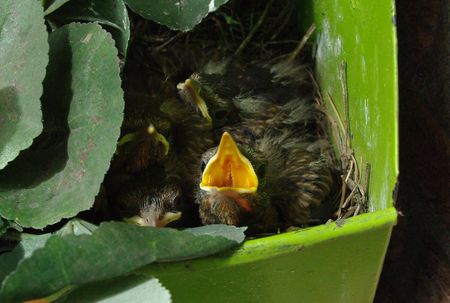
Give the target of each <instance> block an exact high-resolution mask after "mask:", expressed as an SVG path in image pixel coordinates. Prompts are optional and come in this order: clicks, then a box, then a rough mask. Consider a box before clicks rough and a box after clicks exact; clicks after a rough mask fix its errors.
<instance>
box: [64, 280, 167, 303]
mask: <svg viewBox="0 0 450 303" xmlns="http://www.w3.org/2000/svg"><path fill="white" fill-rule="evenodd" d="M61 302H64V303H70V302H73V303H77V302H84V303H91V302H98V303H122V302H133V303H170V302H172V300H171V296H170V293H169V291H168V290H167V289H166V288H165V287H164V286H162V285H161V283H160V282H159V281H158V279H155V278H148V277H145V276H139V275H130V276H125V277H120V278H115V279H109V280H105V281H101V282H96V283H91V284H89V285H86V286H82V287H80V288H78V289H76V290H75V291H74V292H73V293H70V294H69V295H68V297H67V298H66V299H63V300H62V301H61Z"/></svg>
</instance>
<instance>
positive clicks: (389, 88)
mask: <svg viewBox="0 0 450 303" xmlns="http://www.w3.org/2000/svg"><path fill="white" fill-rule="evenodd" d="M299 18H300V23H301V26H303V27H304V28H306V27H308V26H309V25H310V24H311V23H313V22H314V23H315V24H316V26H317V30H316V35H315V39H316V43H317V49H316V55H315V58H316V61H317V63H316V76H317V78H318V81H319V83H320V86H321V89H322V91H323V93H324V94H325V93H329V94H330V95H331V96H333V98H334V100H335V103H336V104H337V107H338V110H339V111H340V112H341V113H343V108H344V107H343V93H342V86H341V81H340V78H339V66H340V64H341V62H342V61H345V62H346V63H347V83H348V96H349V117H350V124H351V133H352V145H353V148H354V150H355V154H356V155H357V158H358V162H359V163H360V164H363V165H364V164H365V163H370V164H371V168H372V169H371V176H370V187H369V188H370V206H369V211H370V212H369V213H366V214H363V215H359V216H356V217H353V218H350V219H348V220H346V221H345V222H344V224H343V225H342V226H340V225H339V226H338V225H337V224H336V223H334V222H332V223H328V224H325V225H321V226H317V227H312V228H308V229H303V230H300V231H295V232H289V233H285V234H280V235H276V236H271V237H266V238H261V239H256V240H249V241H246V242H245V243H244V245H243V246H241V247H240V248H239V249H237V250H235V251H232V252H229V253H227V254H223V255H219V256H215V257H211V258H206V259H201V260H194V261H186V262H178V263H171V264H165V263H160V264H156V265H152V266H150V267H147V268H146V269H145V272H147V273H151V274H152V275H154V276H156V277H157V278H158V279H160V280H161V282H162V284H163V285H165V286H166V287H167V288H168V289H170V291H171V293H172V298H173V301H174V302H176V303H178V302H181V303H184V302H196V303H199V302H345V303H349V302H358V303H359V302H371V301H372V300H373V297H374V294H375V289H376V286H377V282H378V279H379V276H380V272H381V268H382V264H383V259H384V255H385V252H386V248H387V245H388V242H389V238H390V234H391V231H392V227H393V225H394V224H395V222H396V210H395V208H394V207H393V201H392V192H393V189H394V185H395V182H396V176H397V172H398V168H397V155H398V151H397V62H396V35H395V32H396V28H395V12H394V3H393V1H392V0H378V1H360V0H345V1H338V0H321V1H319V0H316V1H312V0H310V1H307V0H303V1H301V2H300V3H299Z"/></svg>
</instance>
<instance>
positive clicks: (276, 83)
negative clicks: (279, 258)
mask: <svg viewBox="0 0 450 303" xmlns="http://www.w3.org/2000/svg"><path fill="white" fill-rule="evenodd" d="M258 68H259V70H260V71H265V72H264V73H263V72H261V74H262V75H264V77H267V75H268V74H269V75H270V79H271V80H270V81H269V80H267V79H266V78H264V79H263V81H262V82H263V83H265V84H266V87H261V86H260V83H259V84H258V83H255V85H254V86H253V87H251V86H252V83H253V82H258V81H257V76H256V75H255V74H254V73H250V74H249V73H246V72H245V71H246V70H255V69H254V68H252V67H248V68H247V69H243V71H244V72H243V73H242V74H239V73H238V72H236V71H234V72H233V73H232V75H233V77H235V78H236V77H241V78H242V79H246V81H242V87H241V89H240V90H238V89H236V88H234V89H233V91H234V92H237V91H239V93H237V94H236V95H233V94H231V95H227V93H226V92H225V90H224V89H223V88H221V87H219V88H218V90H217V92H218V93H217V94H216V95H214V93H208V94H207V95H206V94H205V95H203V96H204V101H205V104H207V107H210V104H211V105H212V107H214V106H217V104H225V105H226V106H225V107H226V108H227V109H228V110H229V111H230V112H233V113H234V115H235V117H232V118H231V119H227V120H226V121H225V122H224V123H223V126H222V127H219V128H216V131H217V132H218V133H222V134H223V135H222V139H221V141H220V144H219V147H218V148H217V150H216V151H217V152H216V151H215V150H211V151H209V152H208V153H206V154H204V157H203V160H204V170H203V173H202V175H201V182H200V186H199V191H198V194H197V203H199V209H200V217H201V219H202V222H203V223H204V224H212V223H226V224H230V222H231V224H234V225H248V226H249V233H255V232H256V233H261V232H271V231H274V230H275V229H277V228H282V229H284V228H288V227H290V226H301V225H306V224H310V223H311V222H314V221H316V220H320V219H322V215H323V217H326V214H325V211H327V210H328V209H329V208H330V206H329V205H326V203H325V202H326V198H327V196H328V195H329V193H330V191H331V189H332V186H333V177H332V172H331V169H330V165H329V163H328V161H327V160H326V157H325V156H324V154H323V150H324V149H326V146H327V144H326V143H325V142H323V141H322V140H319V139H318V138H317V136H316V133H315V131H316V130H317V122H316V119H317V115H318V112H317V111H316V110H315V108H314V106H313V102H312V101H313V100H312V96H313V95H312V90H311V88H310V87H308V85H306V84H305V81H304V79H305V77H306V76H305V74H306V72H305V69H304V67H299V66H296V65H293V64H292V63H290V65H289V64H286V61H280V62H278V63H275V64H273V65H271V66H265V65H259V66H258ZM196 77H197V79H200V80H199V81H198V82H199V83H204V84H205V85H207V86H208V89H209V90H210V91H212V92H214V85H216V84H214V82H213V81H210V80H209V78H210V76H209V75H207V74H204V75H202V76H196ZM222 77H224V78H228V74H227V72H226V71H225V72H223V73H222ZM254 77H256V78H254ZM201 79H203V80H201ZM205 79H206V80H205ZM228 79H229V78H228ZM252 79H253V80H252ZM230 81H233V80H230ZM218 83H219V84H217V85H220V82H218ZM232 86H238V87H239V83H235V84H232ZM200 87H202V86H200ZM200 92H201V91H200ZM211 96H215V97H213V98H211ZM217 96H219V97H220V99H221V100H224V99H227V100H228V102H227V103H225V102H220V103H219V102H217V99H218V98H217ZM229 117H231V116H230V115H229ZM212 118H213V120H214V117H213V116H212ZM233 138H234V139H235V141H236V143H237V144H236V143H235V141H234V140H233ZM230 142H232V143H230ZM255 172H256V173H255ZM258 184H259V185H258ZM312 214H314V217H312ZM318 214H319V215H318Z"/></svg>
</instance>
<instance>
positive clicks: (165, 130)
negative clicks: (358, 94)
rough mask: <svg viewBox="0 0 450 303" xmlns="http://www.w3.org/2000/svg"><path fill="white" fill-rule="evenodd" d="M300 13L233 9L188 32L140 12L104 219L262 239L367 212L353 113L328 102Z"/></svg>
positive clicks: (238, 4)
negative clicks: (228, 227)
mask: <svg viewBox="0 0 450 303" xmlns="http://www.w3.org/2000/svg"><path fill="white" fill-rule="evenodd" d="M294 10H295V4H294V1H273V0H272V1H268V2H266V3H261V1H249V2H246V3H245V5H244V4H242V1H230V2H229V3H228V4H227V5H225V6H223V7H222V8H221V9H219V10H218V11H217V12H215V13H213V14H211V15H210V16H208V17H207V18H206V19H205V20H204V21H203V22H202V23H201V24H200V25H198V26H197V27H196V28H195V29H194V30H193V31H191V32H187V33H181V32H174V31H171V30H169V29H167V28H165V27H163V26H160V25H158V24H155V23H153V22H151V21H147V20H144V19H142V18H140V17H139V16H136V15H133V16H132V18H131V21H132V43H131V46H130V48H129V55H128V58H127V60H126V62H127V63H126V66H125V67H124V71H123V76H124V90H125V101H126V106H125V119H124V123H123V126H122V137H121V140H120V141H119V144H118V150H117V153H116V156H115V157H114V159H113V160H112V165H111V169H110V171H109V172H108V174H107V176H106V178H105V182H104V188H105V191H106V195H105V196H106V198H105V199H106V202H105V201H104V202H103V203H106V204H107V207H106V211H103V213H102V214H100V215H99V216H102V217H103V219H117V220H123V219H127V218H132V219H131V222H134V223H137V224H140V225H150V226H157V227H161V226H165V225H166V224H168V226H177V227H188V226H195V225H200V224H216V223H224V224H233V225H241V226H242V225H247V226H249V230H248V234H250V235H260V234H267V233H277V232H280V231H284V230H288V229H290V228H292V227H304V226H310V225H317V224H321V223H324V222H326V221H327V220H329V219H332V220H338V222H341V223H342V220H343V219H345V218H347V217H349V216H352V215H357V214H358V213H361V212H364V211H366V210H367V206H366V205H367V184H368V176H365V177H361V171H360V167H359V165H358V163H357V161H356V157H355V155H354V154H353V151H352V149H351V144H350V138H349V133H348V132H349V127H348V115H345V119H344V120H343V119H341V118H340V115H339V113H338V112H337V110H336V107H335V106H334V103H333V100H332V98H331V96H329V95H328V94H327V95H326V98H327V99H329V100H327V101H329V102H327V104H329V105H328V106H325V102H324V98H322V94H321V93H320V89H319V87H318V85H317V83H316V82H315V80H314V77H313V75H312V72H311V70H312V59H311V53H312V46H313V45H312V44H311V43H310V42H308V41H309V38H310V36H311V35H312V34H313V32H314V30H315V27H314V25H312V26H311V27H310V28H309V29H308V30H307V31H306V33H304V35H303V38H300V39H299V37H302V34H301V33H299V32H298V31H297V30H296V28H297V26H296V24H295V23H296V20H295V19H296V18H295V15H294ZM343 70H344V71H343V72H342V73H341V75H343V76H342V78H343V79H341V80H342V82H343V90H345V92H346V87H345V85H346V84H345V82H346V81H345V79H344V78H345V77H344V76H345V68H343ZM347 106H348V102H347ZM327 130H329V132H330V133H331V134H332V135H333V137H335V141H336V143H337V148H336V150H337V152H338V156H335V155H334V152H333V149H332V148H331V144H330V143H329V141H328V135H327ZM219 143H220V144H219ZM366 172H370V169H366ZM136 184H139V186H136ZM137 187H138V190H137V191H136V192H134V189H133V188H137ZM170 189H173V190H174V192H176V194H173V195H172V194H171V193H170V192H168V191H170ZM158 193H163V194H164V197H170V199H159V198H158V197H156V196H157V195H158ZM155 195H156V196H155ZM124 197H125V198H124ZM165 200H170V207H169V206H167V207H166V206H165V205H160V204H161V203H162V201H165ZM152 201H157V202H158V203H159V204H158V207H156V204H155V205H152ZM166 208H167V209H169V210H170V214H177V216H168V215H167V214H166V213H164V212H163V211H161V210H162V209H166ZM101 209H105V208H104V207H102V208H101ZM123 209H127V210H128V212H127V213H126V214H125V213H124V212H123V211H122V210H123ZM130 209H132V210H135V211H134V212H135V213H130V212H129V210H130ZM156 210H157V211H156ZM180 212H181V213H182V215H181V218H179V216H178V214H179V213H180ZM143 214H145V215H143ZM133 215H134V216H133ZM168 217H170V218H171V220H165V218H168ZM172 219H177V220H175V221H174V220H172ZM128 221H130V219H128ZM155 222H157V223H158V224H156V223H155ZM153 223H154V224H153Z"/></svg>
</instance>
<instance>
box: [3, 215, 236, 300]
mask: <svg viewBox="0 0 450 303" xmlns="http://www.w3.org/2000/svg"><path fill="white" fill-rule="evenodd" d="M220 228H221V229H222V233H220V232H219V231H217V232H216V233H215V234H216V236H211V235H208V234H202V232H199V233H197V235H195V234H194V233H195V232H194V233H193V232H192V230H187V231H179V230H175V229H171V228H152V227H140V226H135V225H131V224H126V223H122V222H108V223H103V224H101V225H100V227H99V228H97V229H96V230H95V231H94V232H93V233H92V235H80V236H75V235H67V236H64V237H61V236H58V235H53V236H51V237H50V238H49V239H48V241H47V242H46V244H45V247H44V248H41V249H38V250H36V251H34V253H33V254H32V255H31V257H29V258H27V259H24V260H23V261H22V262H20V263H19V265H18V267H17V269H16V270H15V271H14V272H12V273H11V274H10V275H9V276H8V277H7V278H6V279H5V280H4V282H3V284H2V288H1V290H0V301H1V302H9V301H13V300H14V301H23V300H27V299H33V298H41V297H45V296H46V295H49V294H52V293H55V292H56V291H58V290H60V289H63V288H64V287H67V286H70V285H78V286H79V285H83V284H86V283H89V282H94V281H100V280H105V279H110V278H114V277H118V276H121V275H125V274H127V273H129V272H131V271H133V270H135V269H137V268H139V267H141V266H144V265H146V264H149V263H152V262H155V261H169V260H170V261H175V260H185V259H192V258H198V257H203V256H207V255H211V254H215V253H217V252H220V251H223V250H226V249H230V248H232V247H235V246H236V245H238V244H239V242H236V241H233V240H229V239H227V238H226V237H222V236H219V235H220V234H224V235H228V237H230V233H236V234H241V235H239V236H232V238H242V239H243V238H244V236H243V234H242V229H237V228H234V227H231V226H226V225H223V226H222V227H220ZM193 230H195V229H193Z"/></svg>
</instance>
